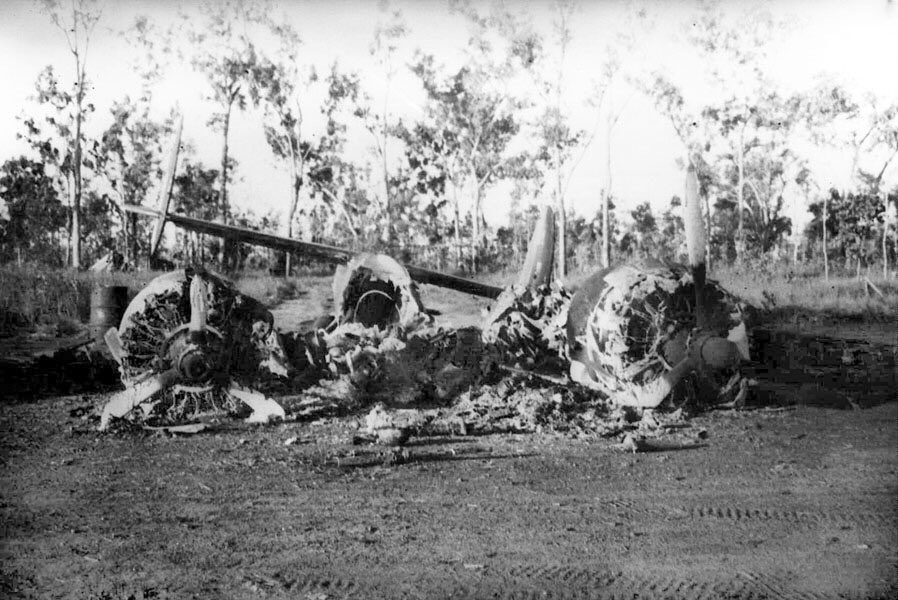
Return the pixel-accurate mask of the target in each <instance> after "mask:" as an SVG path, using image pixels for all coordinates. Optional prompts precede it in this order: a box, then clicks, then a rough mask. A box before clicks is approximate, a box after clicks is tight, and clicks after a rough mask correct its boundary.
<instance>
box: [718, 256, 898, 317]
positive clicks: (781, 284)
mask: <svg viewBox="0 0 898 600" xmlns="http://www.w3.org/2000/svg"><path fill="white" fill-rule="evenodd" d="M712 277H713V278H714V279H717V280H718V281H720V283H721V284H723V286H724V287H725V288H727V289H728V290H730V291H731V292H733V293H734V294H736V295H737V296H739V297H741V298H743V299H744V300H746V301H747V302H749V303H750V304H752V305H753V306H755V307H758V308H760V309H762V310H766V311H768V312H771V313H775V314H780V315H783V316H787V315H788V314H789V313H797V312H811V313H818V314H822V315H826V316H829V317H834V318H850V319H861V320H892V319H895V318H896V314H898V281H895V280H894V279H889V280H885V279H883V278H882V277H881V276H879V277H873V276H872V275H871V277H870V281H872V283H873V284H874V285H875V286H876V287H877V288H878V289H879V291H881V292H882V294H883V295H882V296H879V294H877V293H876V292H875V291H873V290H872V289H869V288H868V286H867V285H865V283H864V279H863V278H862V279H860V280H859V279H857V278H856V277H848V276H830V278H829V281H826V280H825V279H824V277H823V275H822V274H821V273H816V272H815V271H813V270H792V269H788V268H783V269H781V270H779V271H769V270H761V271H755V270H751V269H745V268H741V269H740V268H734V267H729V268H726V267H725V268H721V269H716V270H715V271H714V273H713V274H712Z"/></svg>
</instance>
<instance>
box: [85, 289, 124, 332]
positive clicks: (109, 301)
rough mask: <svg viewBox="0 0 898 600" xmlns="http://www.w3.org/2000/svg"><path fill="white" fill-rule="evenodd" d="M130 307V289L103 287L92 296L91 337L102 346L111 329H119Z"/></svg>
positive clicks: (92, 293)
mask: <svg viewBox="0 0 898 600" xmlns="http://www.w3.org/2000/svg"><path fill="white" fill-rule="evenodd" d="M127 306H128V287H127V286H124V285H102V286H97V287H95V288H94V290H93V292H91V294H90V337H91V339H93V340H96V341H97V342H100V343H101V344H102V342H103V335H104V334H105V333H106V331H108V330H109V328H110V327H118V326H119V323H121V320H122V315H123V314H125V308H126V307H127Z"/></svg>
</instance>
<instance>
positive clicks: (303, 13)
mask: <svg viewBox="0 0 898 600" xmlns="http://www.w3.org/2000/svg"><path fill="white" fill-rule="evenodd" d="M179 4H180V3H178V2H174V1H170V0H155V1H151V0H144V1H139V0H118V1H116V2H113V3H112V4H111V8H107V9H106V12H105V14H104V20H103V22H102V23H101V29H100V30H98V32H97V33H96V34H95V39H94V41H93V43H92V46H91V48H90V52H89V57H88V76H89V78H90V80H91V81H92V83H93V89H91V90H90V93H91V96H92V101H93V102H94V103H95V105H96V106H97V109H98V110H97V113H96V114H95V115H94V116H93V117H92V118H91V125H92V126H93V127H94V128H95V130H94V133H96V129H99V128H100V127H103V126H105V125H107V124H108V122H109V119H108V117H107V115H108V108H109V107H110V106H111V104H112V102H113V101H114V100H117V99H120V98H122V97H123V96H124V95H125V94H129V93H130V94H131V95H132V96H137V94H138V80H137V78H136V76H135V75H134V73H133V68H132V65H131V51H130V50H129V47H128V45H127V44H126V43H125V42H124V41H123V40H122V39H120V38H119V37H118V36H117V35H116V34H115V31H117V30H120V29H121V28H123V27H125V26H126V25H127V24H129V23H130V22H131V21H132V20H133V18H134V17H135V16H136V15H138V14H141V13H146V14H149V15H150V16H151V17H152V18H154V19H155V20H156V21H158V22H160V23H165V22H167V21H168V20H170V19H172V18H173V16H174V15H175V13H176V10H177V7H178V6H179ZM510 4H511V5H512V6H516V5H520V6H521V7H522V8H523V9H525V10H526V11H527V12H528V14H530V15H531V16H532V17H533V19H534V21H535V22H536V23H537V24H542V26H547V24H548V23H549V22H550V19H551V16H550V12H549V10H548V3H547V2H514V1H512V2H510ZM582 4H583V7H582V10H581V11H580V12H579V13H578V14H577V16H576V20H575V23H574V25H573V41H572V43H571V47H570V50H569V54H568V63H567V69H566V86H567V92H566V94H565V102H566V104H567V107H568V109H569V110H570V113H571V115H572V118H573V120H574V122H575V124H576V125H579V126H581V127H585V128H590V129H591V128H592V125H593V123H594V122H595V120H596V114H595V112H594V109H590V108H589V107H587V106H586V104H585V100H586V97H587V95H588V93H589V91H590V89H591V86H592V81H593V80H594V79H596V78H597V77H598V75H599V73H598V70H599V68H600V65H601V64H602V59H603V56H604V47H605V43H606V40H607V39H608V38H609V37H610V36H611V35H613V32H615V31H616V30H618V29H619V28H621V27H622V26H624V23H625V21H624V17H625V16H626V10H625V6H624V3H623V2H620V1H611V2H597V1H590V0H585V1H584V2H583V3H582ZM186 5H187V6H188V7H189V6H190V3H189V2H188V3H186ZM724 5H725V6H726V7H727V8H728V10H733V11H737V12H738V11H741V10H742V8H743V7H744V5H745V3H744V2H736V1H734V2H729V3H726V2H725V3H724ZM39 6H40V5H39V3H38V2H36V1H28V0H2V1H0V57H2V58H0V81H2V82H3V87H2V89H0V160H6V159H7V158H10V157H12V156H13V155H16V154H18V153H21V152H23V151H25V150H26V149H25V147H24V145H23V144H22V142H21V141H18V140H16V139H15V136H16V133H17V132H18V131H20V130H21V128H20V124H19V122H18V121H17V120H16V116H17V115H19V114H20V113H21V112H22V110H23V108H24V107H25V106H26V105H27V103H28V100H27V98H28V96H29V95H30V94H32V93H33V85H34V81H35V79H36V77H37V74H38V73H39V72H40V70H41V69H42V68H43V67H44V66H45V65H47V64H53V65H54V66H56V68H57V72H58V73H59V74H60V75H61V77H62V81H63V82H64V83H66V84H68V83H69V82H70V81H71V79H70V73H71V71H72V58H71V55H70V54H69V53H68V50H67V48H66V46H65V41H64V39H63V37H62V34H61V32H59V31H58V30H57V29H56V28H55V27H54V26H53V25H52V24H51V23H50V21H49V18H48V17H47V16H46V15H45V14H43V13H42V12H41V11H40V8H39ZM395 6H397V7H399V8H401V9H402V11H403V13H404V16H405V18H406V21H407V23H408V25H409V28H410V30H411V35H410V37H409V39H408V40H407V41H406V42H405V43H404V46H403V51H404V52H406V56H409V57H410V56H411V53H412V51H413V50H414V49H415V48H416V47H420V48H421V49H422V50H424V51H426V52H430V53H433V54H434V55H435V56H436V57H437V60H438V61H442V62H451V61H453V60H454V59H455V58H456V57H457V56H458V53H459V49H460V48H463V47H464V45H465V43H466V40H467V35H468V34H467V30H466V28H465V25H464V24H463V22H462V21H461V20H460V19H459V18H458V17H453V16H450V15H449V13H448V11H447V9H446V7H445V4H443V3H441V2H437V1H434V0H419V1H417V2H399V3H396V4H395ZM770 6H771V9H772V11H773V12H774V14H775V16H776V17H778V18H779V19H784V20H787V21H789V22H790V24H791V27H790V31H789V33H788V35H787V37H786V38H785V39H784V40H782V41H781V42H779V43H778V44H777V45H776V46H775V47H774V48H773V51H772V52H771V56H772V57H773V59H774V60H773V62H772V64H771V65H770V66H769V68H770V73H771V75H772V76H774V77H775V80H776V81H777V83H778V85H779V86H781V87H782V88H783V89H784V90H785V91H787V92H788V91H795V90H799V89H802V88H803V87H806V86H809V85H810V84H811V83H812V82H813V81H814V79H815V78H816V77H818V76H819V75H820V74H821V73H827V74H828V75H829V76H831V77H833V78H835V79H836V80H837V81H841V82H843V83H845V84H846V85H847V86H848V87H849V88H850V89H852V90H853V91H856V92H867V91H869V92H872V93H874V94H875V95H876V96H877V97H879V98H880V99H882V102H883V104H885V103H886V102H895V101H896V100H898V77H896V76H895V65H896V64H898V8H896V7H895V6H894V3H889V2H888V1H887V0H861V1H853V2H840V1H835V0H790V1H783V2H776V3H773V4H771V5H770ZM647 7H648V14H649V16H650V18H651V19H652V20H653V21H654V22H655V24H656V27H655V29H654V30H653V31H652V33H651V34H650V35H649V36H648V37H647V38H644V39H642V40H641V41H640V43H639V46H638V51H637V52H636V53H635V54H634V56H633V57H632V58H631V59H629V60H630V61H631V63H632V65H633V66H638V65H639V63H640V62H641V61H645V62H646V64H652V65H667V66H666V67H665V68H667V69H669V72H670V74H671V75H672V76H675V77H676V79H677V80H678V82H679V83H681V84H683V85H684V87H685V92H686V94H687V96H689V95H690V94H691V95H692V96H694V97H696V100H699V99H700V98H698V97H697V96H698V92H699V90H701V89H702V87H701V86H702V81H703V80H704V72H703V69H702V65H700V64H698V63H696V62H695V60H694V57H693V56H691V55H690V52H689V51H688V49H687V47H686V46H685V45H684V44H683V43H682V40H679V41H678V37H677V36H679V35H680V34H681V31H682V30H681V24H682V23H684V22H686V20H687V19H688V18H689V16H690V15H691V14H693V13H694V11H695V4H694V3H692V2H683V1H680V2H648V3H647ZM281 13H284V14H285V15H286V17H285V18H287V19H289V20H290V22H292V24H293V25H294V26H295V27H296V29H297V30H298V31H299V33H300V35H301V36H302V38H303V41H304V47H305V51H306V53H305V56H306V57H308V60H309V62H312V63H313V64H315V65H316V66H317V68H318V69H319V71H323V70H324V69H326V68H327V66H328V65H329V64H330V63H332V62H333V61H334V60H339V62H340V64H341V66H342V67H343V68H344V69H357V70H358V71H359V72H360V73H361V74H362V80H363V85H364V86H365V87H366V88H367V89H369V91H370V93H371V94H372V95H374V96H375V97H376V96H377V95H378V94H379V93H381V90H382V86H380V84H379V81H380V78H379V77H378V76H377V69H376V68H375V67H374V66H373V63H372V61H371V58H370V56H369V54H368V45H369V43H370V42H371V39H372V35H373V30H374V26H375V24H376V23H377V22H378V20H381V19H382V18H383V15H382V13H380V12H379V11H378V8H377V3H376V2H375V1H373V0H372V1H363V0H329V1H313V0H296V1H287V0H283V1H281V2H280V3H279V4H278V8H277V10H276V11H275V14H281ZM203 92H204V88H203V81H202V78H201V76H199V75H196V74H194V73H192V72H190V71H189V70H186V69H180V70H178V69H174V70H172V71H171V72H170V73H169V76H168V77H167V80H166V81H165V82H164V84H163V85H162V86H161V87H160V88H159V89H158V91H157V93H156V96H155V98H154V103H155V106H154V110H156V111H157V114H159V115H162V114H163V113H166V112H167V111H168V110H169V109H170V108H171V107H172V106H173V105H174V104H175V103H176V102H177V103H178V104H179V105H180V107H181V109H182V111H183V112H184V114H185V128H184V135H185V138H186V139H187V140H190V141H192V142H193V144H194V146H195V147H196V149H197V155H198V158H199V159H200V160H201V161H203V162H204V163H205V164H206V165H208V166H217V165H218V163H219V161H220V149H221V140H220V136H219V135H218V134H217V133H215V132H213V131H211V130H210V129H209V128H208V127H207V126H206V121H207V119H208V116H209V113H210V112H211V106H209V105H208V104H206V103H204V102H203V101H202V94H203ZM613 97H614V104H615V106H616V107H618V110H619V109H620V107H621V106H624V110H623V112H622V114H621V117H620V120H619V122H618V125H617V127H616V129H615V130H614V135H613V138H612V152H613V157H614V161H613V180H614V190H615V194H616V196H618V197H620V198H621V202H620V204H621V208H624V209H628V208H631V207H632V206H635V205H636V204H637V203H639V202H643V201H646V200H647V201H649V202H651V203H652V205H653V208H655V209H656V210H660V209H663V208H664V207H666V206H667V203H668V200H669V199H670V197H671V196H672V195H674V194H681V190H682V181H683V174H682V172H680V171H679V170H678V167H677V165H676V159H677V158H678V157H681V156H683V148H682V147H681V145H680V144H679V142H678V141H677V139H676V137H675V136H674V134H673V131H672V129H671V127H670V125H669V124H668V123H667V121H666V120H665V119H664V118H663V117H661V116H660V115H658V114H657V113H656V112H655V110H654V108H653V106H652V103H651V102H650V101H649V100H648V99H646V98H644V97H642V96H641V95H639V94H632V93H631V92H630V91H628V90H627V89H625V86H620V87H619V88H616V90H615V91H614V94H613ZM420 99H421V94H420V90H419V89H418V88H417V86H416V85H415V83H414V81H413V78H411V77H410V76H403V77H400V78H397V80H396V82H395V83H394V85H393V88H392V91H391V107H392V108H391V110H392V111H393V112H394V113H395V114H396V115H398V116H408V117H410V118H413V117H414V116H415V115H416V114H418V104H419V102H420ZM624 100H626V103H625V104H624ZM88 131H89V132H91V129H88ZM350 134H351V135H352V137H351V139H350V142H349V147H350V153H351V154H352V155H353V157H356V158H360V157H361V156H363V154H364V151H365V149H366V148H367V147H368V146H370V144H371V140H370V138H369V137H368V134H367V132H365V131H364V130H362V129H359V130H351V131H350ZM230 145H231V149H232V154H233V156H234V157H235V158H236V159H237V160H238V161H239V167H238V173H237V176H238V177H239V178H240V180H239V181H238V182H237V183H236V184H235V185H234V187H233V189H232V192H231V199H232V203H233V204H234V205H235V206H237V207H242V208H251V209H252V210H253V211H254V212H256V213H263V212H266V211H267V210H276V211H280V210H283V209H284V208H285V207H286V206H287V204H288V194H289V179H288V175H287V173H286V170H285V169H284V168H283V166H282V165H280V164H278V163H277V161H275V159H274V157H273V156H272V155H271V153H270V151H269V149H268V147H267V145H266V143H265V141H264V139H263V136H262V131H261V127H260V126H259V116H258V115H257V114H252V113H247V114H238V115H237V116H236V117H235V119H234V121H233V127H232V135H231V140H230ZM604 149H605V143H604V140H603V139H602V133H601V132H600V134H599V136H598V137H597V138H596V140H595V142H594V143H593V144H592V146H591V147H590V148H589V149H588V150H587V152H586V154H585V155H584V157H583V159H582V161H581V163H580V164H579V167H578V169H577V170H576V171H575V172H574V175H573V177H572V180H571V185H570V188H569V200H570V202H571V205H572V206H573V208H574V211H575V212H576V213H578V214H583V215H591V214H594V212H595V210H596V208H597V207H598V203H599V191H600V189H601V187H602V185H603V183H604V175H603V166H604V164H605V150H604ZM833 159H836V160H837V162H836V163H832V164H839V163H838V160H845V159H846V155H844V153H843V154H842V155H838V154H837V155H836V156H835V157H832V156H831V157H830V161H832V160H833ZM829 172H831V174H832V181H831V182H826V181H824V184H826V185H828V184H829V183H833V184H838V183H839V182H840V181H841V179H840V175H839V172H840V169H839V168H831V169H830V171H829ZM893 179H894V177H893ZM826 185H823V187H826ZM508 205H509V203H508V198H507V192H506V191H505V190H503V189H498V190H496V191H495V192H493V193H492V194H491V195H490V196H489V197H488V198H487V202H486V204H485V211H486V216H487V219H488V220H489V221H490V222H491V223H493V224H496V225H499V224H504V223H505V222H506V221H507V212H508ZM790 212H791V213H792V216H793V218H794V219H795V220H796V221H798V222H799V223H800V222H802V221H803V220H804V217H803V216H802V215H801V213H802V212H803V210H802V207H799V206H793V207H791V209H790Z"/></svg>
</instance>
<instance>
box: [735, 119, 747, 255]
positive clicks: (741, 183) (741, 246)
mask: <svg viewBox="0 0 898 600" xmlns="http://www.w3.org/2000/svg"><path fill="white" fill-rule="evenodd" d="M736 169H737V172H738V178H737V182H736V185H737V187H736V206H737V209H738V211H739V214H738V215H737V223H738V226H737V228H736V262H737V263H740V264H741V263H742V259H743V254H744V253H745V216H744V213H745V193H744V188H745V123H743V124H742V128H741V129H740V130H739V147H738V148H737V149H736Z"/></svg>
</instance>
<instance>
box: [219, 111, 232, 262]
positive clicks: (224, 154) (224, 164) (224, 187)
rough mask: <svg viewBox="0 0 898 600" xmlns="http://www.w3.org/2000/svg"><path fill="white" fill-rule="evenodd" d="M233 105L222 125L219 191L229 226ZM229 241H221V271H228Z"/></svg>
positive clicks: (224, 220) (226, 112) (223, 218)
mask: <svg viewBox="0 0 898 600" xmlns="http://www.w3.org/2000/svg"><path fill="white" fill-rule="evenodd" d="M232 106H233V105H232V104H229V105H228V107H227V109H226V110H225V114H224V123H223V125H222V136H223V138H224V139H223V142H222V147H221V186H220V190H219V208H220V210H221V222H222V223H224V224H225V225H227V224H228V220H229V212H230V211H229V208H228V133H229V130H230V128H231V107H232ZM228 245H229V244H228V241H227V240H226V239H222V240H221V248H220V250H219V254H218V264H219V265H220V267H221V269H223V270H227V268H228V258H229V254H230V252H229V248H228Z"/></svg>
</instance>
